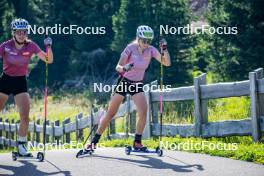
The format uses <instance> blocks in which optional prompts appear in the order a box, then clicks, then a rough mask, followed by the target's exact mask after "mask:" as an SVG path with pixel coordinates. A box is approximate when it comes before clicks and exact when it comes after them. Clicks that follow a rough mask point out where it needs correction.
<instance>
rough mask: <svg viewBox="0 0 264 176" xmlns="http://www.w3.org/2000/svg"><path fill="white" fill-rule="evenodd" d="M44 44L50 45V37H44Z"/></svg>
mask: <svg viewBox="0 0 264 176" xmlns="http://www.w3.org/2000/svg"><path fill="white" fill-rule="evenodd" d="M44 45H45V46H51V45H52V39H51V38H50V37H47V38H45V39H44Z"/></svg>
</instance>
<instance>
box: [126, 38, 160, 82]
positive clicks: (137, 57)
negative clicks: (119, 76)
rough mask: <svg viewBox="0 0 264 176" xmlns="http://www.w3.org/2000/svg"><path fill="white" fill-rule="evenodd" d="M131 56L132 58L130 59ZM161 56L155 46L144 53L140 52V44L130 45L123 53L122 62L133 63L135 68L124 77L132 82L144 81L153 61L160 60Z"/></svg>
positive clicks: (147, 48) (149, 47)
mask: <svg viewBox="0 0 264 176" xmlns="http://www.w3.org/2000/svg"><path fill="white" fill-rule="evenodd" d="M129 56H130V58H128V57H129ZM159 56H160V55H159V51H158V50H157V49H156V48H155V47H153V46H148V47H146V49H144V51H143V52H142V51H140V50H139V45H138V43H136V42H134V43H131V44H129V45H128V46H127V47H126V48H125V49H124V51H123V52H122V53H121V62H124V63H133V64H134V66H133V69H131V70H129V71H128V72H127V73H126V74H125V75H124V77H125V78H127V79H129V80H131V81H142V80H143V78H144V74H145V70H146V69H147V68H148V66H149V63H150V61H151V59H152V58H158V57H159ZM128 59H129V61H128Z"/></svg>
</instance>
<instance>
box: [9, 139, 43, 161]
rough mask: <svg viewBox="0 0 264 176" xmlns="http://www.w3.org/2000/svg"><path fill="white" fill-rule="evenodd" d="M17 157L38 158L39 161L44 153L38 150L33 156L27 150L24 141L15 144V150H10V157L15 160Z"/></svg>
mask: <svg viewBox="0 0 264 176" xmlns="http://www.w3.org/2000/svg"><path fill="white" fill-rule="evenodd" d="M19 158H21V159H32V160H38V161H40V162H41V161H43V160H44V154H43V153H42V152H38V153H37V157H34V156H33V155H32V153H30V152H28V150H27V147H26V142H19V144H18V146H17V151H15V152H14V151H13V152H12V159H13V161H16V160H17V159H19Z"/></svg>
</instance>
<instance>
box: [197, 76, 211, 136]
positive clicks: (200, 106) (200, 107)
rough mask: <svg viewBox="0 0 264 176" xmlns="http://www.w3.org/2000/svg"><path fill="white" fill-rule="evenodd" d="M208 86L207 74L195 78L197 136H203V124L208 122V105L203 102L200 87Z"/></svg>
mask: <svg viewBox="0 0 264 176" xmlns="http://www.w3.org/2000/svg"><path fill="white" fill-rule="evenodd" d="M205 84H206V74H205V73H203V74H202V75H200V76H199V77H196V78H194V110H195V112H194V113H195V135H196V136H197V137H199V136H201V135H202V124H204V123H207V122H208V112H207V103H206V101H205V100H202V97H201V87H200V85H205Z"/></svg>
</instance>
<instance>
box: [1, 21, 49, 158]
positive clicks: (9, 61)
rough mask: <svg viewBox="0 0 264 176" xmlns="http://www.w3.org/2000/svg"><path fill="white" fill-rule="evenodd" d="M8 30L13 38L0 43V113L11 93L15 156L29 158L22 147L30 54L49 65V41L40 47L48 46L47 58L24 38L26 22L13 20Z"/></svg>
mask: <svg viewBox="0 0 264 176" xmlns="http://www.w3.org/2000/svg"><path fill="white" fill-rule="evenodd" d="M11 29H12V36H13V38H12V39H10V40H8V41H6V42H4V43H2V44H0V58H2V59H3V73H2V74H1V76H0V111H1V110H2V109H3V108H4V105H5V103H6V101H7V100H8V96H9V95H10V94H13V95H14V99H15V103H16V105H17V107H18V110H19V115H20V126H19V131H18V138H17V141H18V153H19V155H22V156H32V155H31V153H30V152H28V150H27V147H26V146H27V145H26V140H27V137H26V135H27V131H28V124H29V109H30V98H29V94H28V92H27V80H26V76H27V74H28V64H29V63H30V60H31V57H32V55H33V54H35V55H37V56H38V57H39V58H40V59H41V60H43V61H45V62H48V63H52V62H53V54H52V50H51V44H52V40H51V38H46V39H45V40H44V44H45V45H46V46H48V55H47V54H46V53H45V52H44V51H42V50H41V49H40V48H39V46H38V45H37V44H36V43H34V42H33V41H31V40H29V39H28V38H27V34H28V22H27V21H26V20H24V19H15V20H13V21H12V23H11Z"/></svg>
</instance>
